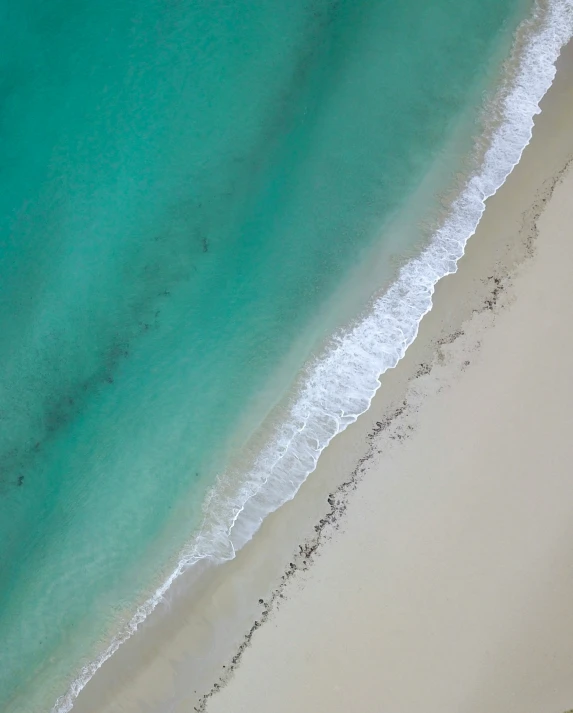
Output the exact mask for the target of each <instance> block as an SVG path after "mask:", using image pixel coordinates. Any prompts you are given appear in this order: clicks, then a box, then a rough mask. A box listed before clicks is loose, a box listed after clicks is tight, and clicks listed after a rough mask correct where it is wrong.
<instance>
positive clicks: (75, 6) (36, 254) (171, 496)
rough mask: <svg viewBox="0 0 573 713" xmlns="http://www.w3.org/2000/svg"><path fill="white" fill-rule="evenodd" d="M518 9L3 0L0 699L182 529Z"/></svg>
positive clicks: (44, 694) (87, 623)
mask: <svg viewBox="0 0 573 713" xmlns="http://www.w3.org/2000/svg"><path fill="white" fill-rule="evenodd" d="M518 10H523V7H522V3H520V2H518V0H503V1H501V0H480V2H477V0H471V1H467V2H464V3H463V4H462V3H458V2H455V1H454V0H435V2H433V3H431V4H429V3H427V2H423V1H422V0H404V2H400V3H391V2H386V1H384V2H380V1H379V2H373V1H369V0H362V1H360V2H351V1H350V0H347V1H346V2H345V1H336V0H331V1H327V0H324V2H311V1H310V0H296V1H294V2H290V3H283V4H278V3H276V2H270V0H267V1H264V0H257V1H256V2H252V1H249V2H247V1H245V2H238V1H236V2H233V3H228V2H211V3H209V4H197V3H194V2H190V1H187V0H162V1H159V0H157V1H155V2H146V3H134V2H126V1H125V0H122V1H121V2H116V3H113V4H112V3H105V2H100V3H98V4H94V3H86V2H75V3H72V2H69V0H67V1H64V0H60V2H53V3H51V4H50V6H49V7H47V6H46V4H45V3H42V2H40V0H22V2H20V3H18V4H17V5H16V6H14V5H13V4H12V5H10V6H8V4H7V3H6V4H4V6H2V8H1V12H2V20H3V21H2V22H1V23H0V28H1V29H0V31H1V32H2V48H3V52H2V55H1V56H0V63H1V74H0V101H1V106H2V109H1V114H0V116H1V120H2V124H1V129H0V131H1V134H0V151H1V159H0V181H1V187H2V190H1V191H0V289H1V292H0V295H1V298H0V365H1V369H0V419H1V423H2V429H1V430H0V641H1V642H2V645H1V650H0V708H2V710H6V711H9V712H12V711H18V712H19V713H20V712H21V711H28V710H29V711H41V710H46V709H48V708H49V707H50V706H51V705H52V703H53V702H54V701H55V699H56V697H57V696H58V695H59V694H61V693H62V692H63V691H64V690H65V688H66V685H67V683H68V681H69V680H70V678H73V676H74V675H75V673H76V672H77V670H78V668H79V666H80V665H81V664H82V663H85V662H86V661H89V660H90V659H91V658H92V657H93V656H94V655H95V654H96V653H97V651H98V650H99V649H101V648H102V647H104V646H105V643H106V641H107V640H108V639H109V638H110V637H111V636H112V634H113V632H114V630H115V628H116V627H118V626H119V624H120V622H121V621H122V620H123V619H124V618H125V617H126V616H128V615H129V614H130V612H131V610H132V608H133V606H134V603H135V602H137V601H139V600H140V599H141V598H142V597H144V596H145V593H146V592H147V591H148V589H149V587H150V586H151V583H152V582H153V581H154V579H155V578H156V577H157V575H158V573H159V572H161V571H162V568H163V567H164V565H165V563H166V562H167V561H168V560H169V558H173V557H175V556H176V554H177V552H178V550H179V549H180V548H181V546H182V545H183V544H184V543H185V542H186V541H187V540H188V539H189V538H190V537H191V535H192V534H193V531H194V529H195V527H196V526H197V524H198V522H199V519H200V517H201V508H202V505H203V502H204V498H205V494H206V493H207V490H208V488H209V487H210V486H211V485H212V483H213V482H214V478H215V475H216V474H217V473H218V472H220V471H221V470H223V469H224V467H225V465H226V463H227V462H228V459H229V458H230V457H232V456H233V451H232V450H231V449H230V448H229V443H230V439H231V435H232V433H233V429H234V426H235V425H236V424H238V423H239V422H240V421H241V419H242V418H243V416H244V414H245V413H249V414H250V415H252V416H253V417H254V416H256V413H254V414H251V411H253V409H252V404H253V403H255V402H256V403H257V409H258V412H259V415H260V414H263V413H264V412H265V410H266V409H268V408H270V407H271V406H272V404H273V403H274V401H275V400H276V399H278V398H280V396H281V389H282V387H283V385H281V388H280V389H279V387H277V389H276V390H275V391H273V389H272V388H269V381H270V380H271V379H272V375H273V374H274V373H275V372H276V370H277V369H278V368H279V367H280V365H281V363H282V362H283V360H284V356H285V354H286V353H288V352H289V349H291V347H292V345H293V343H295V341H296V340H299V339H300V335H301V334H303V333H305V330H306V332H308V331H309V330H311V329H315V328H316V325H315V322H314V318H315V316H316V314H317V312H318V311H319V310H321V309H325V305H328V303H329V299H330V298H331V297H332V295H333V294H334V292H335V290H336V289H337V288H338V287H339V286H340V284H341V283H343V282H344V280H345V279H347V278H348V276H349V275H350V274H351V273H352V268H353V267H354V266H356V265H357V264H359V263H360V262H361V261H362V260H364V259H366V257H367V256H368V254H369V251H370V250H372V249H373V246H375V244H376V243H377V241H380V240H384V235H383V234H382V235H381V233H380V226H381V225H382V224H383V223H384V221H385V219H386V218H387V217H388V216H389V215H391V214H393V213H394V212H395V211H396V210H398V209H399V208H400V206H401V205H403V204H404V202H405V201H406V200H407V198H408V195H409V194H410V193H411V192H412V191H413V190H415V189H416V187H417V185H418V183H419V181H420V180H421V178H422V177H423V175H424V173H425V171H427V170H428V169H429V168H430V166H431V165H432V162H433V161H434V159H435V158H436V157H437V156H438V155H439V153H440V151H441V150H442V149H443V147H444V146H445V144H446V142H447V140H448V136H449V132H451V131H452V128H453V127H454V126H455V124H456V121H457V119H458V118H459V116H460V115H461V114H462V113H463V112H464V111H466V110H467V105H468V102H469V103H472V104H473V103H475V102H476V91H477V90H478V89H479V87H480V86H481V84H480V83H481V81H482V75H483V72H484V71H485V68H486V67H488V66H489V63H490V61H491V58H492V57H493V56H494V55H496V54H497V53H498V52H499V46H500V43H502V44H504V43H505V44H506V43H507V37H508V33H509V32H510V31H511V30H512V28H513V27H514V26H515V24H516V21H517V12H518ZM312 341H313V339H312V333H310V334H309V335H308V339H307V340H306V341H305V342H304V344H305V345H306V346H307V347H308V345H310V344H312ZM307 357H308V351H305V350H304V349H302V348H301V349H300V353H298V354H297V359H298V363H299V364H302V363H303V362H304V360H305V359H306V358H307ZM293 376H294V374H293ZM263 388H264V389H265V398H264V399H261V398H260V394H261V391H262V389H263ZM257 409H254V411H257ZM233 445H234V447H235V448H236V445H237V444H236V442H234V443H233Z"/></svg>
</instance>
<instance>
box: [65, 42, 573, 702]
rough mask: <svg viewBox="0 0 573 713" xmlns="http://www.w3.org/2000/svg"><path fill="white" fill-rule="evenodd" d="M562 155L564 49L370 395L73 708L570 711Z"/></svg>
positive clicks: (569, 56)
mask: <svg viewBox="0 0 573 713" xmlns="http://www.w3.org/2000/svg"><path fill="white" fill-rule="evenodd" d="M571 157H573V52H572V51H571V49H569V50H568V51H567V53H566V56H565V57H564V58H563V59H562V61H561V62H560V67H559V73H558V77H557V80H556V83H555V84H554V86H553V87H552V89H551V91H550V92H549V94H548V96H547V97H546V99H545V100H544V102H543V113H542V115H541V116H540V117H539V118H538V120H537V122H536V129H535V133H534V139H533V142H532V143H531V144H530V146H529V147H528V149H527V150H526V152H525V153H524V156H523V159H522V162H521V163H520V165H519V166H518V167H517V168H516V170H515V171H514V173H513V174H512V176H511V177H510V178H509V179H508V181H507V183H506V184H505V185H504V186H503V188H502V189H501V190H500V191H499V192H498V194H497V195H496V196H494V198H492V199H491V200H490V201H489V202H488V206H487V210H486V213H485V216H484V219H483V220H482V223H481V224H480V227H479V229H478V232H477V234H476V236H475V237H474V238H473V239H472V241H471V242H470V245H469V248H468V251H467V254H466V256H465V257H464V258H463V260H462V261H461V264H460V270H459V272H458V273H457V274H456V275H454V276H451V277H449V278H446V279H445V280H443V281H442V282H441V283H440V285H439V287H438V290H437V293H436V300H435V307H434V309H433V310H432V312H431V313H430V314H429V315H428V316H427V317H426V319H425V320H424V322H423V324H422V328H421V330H420V335H419V337H418V339H417V340H416V342H415V343H414V345H413V346H412V347H411V348H410V350H409V351H408V353H407V355H406V358H405V359H404V360H403V361H402V362H401V363H400V364H399V366H398V367H397V368H396V369H395V370H393V371H392V372H390V373H388V374H387V375H385V377H384V378H383V381H382V388H381V389H380V392H379V394H378V395H377V397H376V399H375V400H374V402H373V405H372V408H371V409H370V411H369V412H368V413H367V414H365V415H364V416H363V417H361V419H359V421H358V422H357V423H356V424H354V425H353V426H352V427H351V428H349V429H348V430H347V431H346V432H345V433H343V434H342V435H341V436H340V437H338V438H337V439H335V441H334V442H333V443H332V444H331V446H329V448H328V449H327V450H326V451H325V453H324V454H323V457H322V458H321V461H320V464H319V468H318V469H317V471H316V472H315V473H314V474H313V475H312V476H311V478H310V479H309V480H308V482H307V483H306V484H305V486H304V487H303V488H302V489H301V491H300V493H299V495H298V496H297V497H296V498H295V500H294V501H293V502H291V503H288V504H287V505H286V506H285V507H283V508H281V510H279V511H278V512H277V513H275V514H274V515H273V516H271V517H270V518H268V519H267V521H265V523H264V524H263V527H262V528H261V530H260V532H259V533H258V534H257V536H255V538H254V539H253V541H252V542H251V543H249V545H248V546H247V547H245V548H244V549H243V550H242V551H241V552H240V553H239V555H238V557H237V558H236V559H235V560H234V561H233V562H230V563H228V564H226V565H223V566H221V567H219V568H216V569H214V570H213V571H212V572H210V573H207V575H205V576H204V577H203V578H202V580H201V582H199V583H197V584H196V585H195V586H194V587H189V586H187V588H186V589H185V588H184V587H183V586H181V587H180V591H179V592H175V593H174V594H173V597H172V599H171V601H170V603H169V611H168V612H167V613H165V611H164V612H163V613H159V614H158V615H157V616H154V617H152V618H151V620H150V622H149V623H148V624H147V625H146V626H145V627H144V629H143V631H142V632H140V633H138V634H137V635H136V636H135V637H133V639H132V640H131V641H130V642H128V643H127V644H126V645H125V646H124V647H122V649H120V651H119V652H118V654H116V655H115V656H114V657H113V658H112V659H111V660H110V661H109V662H108V663H107V664H106V665H104V667H103V668H102V670H101V671H100V672H99V673H98V674H97V675H96V676H95V677H94V679H93V680H92V682H90V684H88V686H87V687H86V689H85V690H84V692H83V693H82V694H81V695H80V697H79V699H78V701H77V704H76V706H75V707H74V711H75V713H87V712H88V711H89V712H95V711H97V712H98V713H119V712H121V713H136V712H137V711H145V712H146V713H155V712H156V711H157V713H159V711H161V713H167V711H169V712H170V713H184V712H185V713H191V711H193V709H194V708H195V707H196V708H195V709H200V710H206V711H207V713H242V712H247V711H248V713H287V712H288V713H292V711H297V712H298V713H311V712H312V713H321V712H323V711H324V712H326V711H328V712H329V713H338V712H340V713H342V712H343V711H344V713H346V712H347V711H357V712H360V711H374V712H375V713H377V712H380V713H382V712H384V713H385V712H386V711H388V712H390V713H411V712H413V711H418V710H423V711H424V712H425V713H450V712H451V713H486V712H487V713H551V712H554V713H563V712H564V711H565V710H568V709H570V708H573V437H572V432H573V414H572V411H571V404H573V376H572V375H571V370H570V362H571V360H572V358H573V357H572V354H573V170H572V171H570V172H566V171H565V170H564V169H565V166H566V165H567V163H568V161H569V159H570V158H571ZM377 424H378V425H377ZM343 482H346V483H347V485H346V486H343V487H342V489H341V490H339V491H338V492H335V490H336V487H337V486H338V485H339V484H340V483H343ZM333 492H334V493H335V494H334V496H333V497H331V498H330V503H329V502H327V497H328V495H329V493H333ZM321 519H322V521H323V526H322V527H320V526H319V532H318V534H316V532H315V530H314V525H315V523H316V522H317V521H319V520H321ZM305 538H306V540H305ZM303 541H304V542H305V544H303V545H302V547H301V548H300V549H299V547H298V544H299V543H300V542H303ZM315 544H318V547H317V548H316V549H315V550H314V551H312V550H313V548H314V545H315ZM296 553H298V554H296ZM305 561H306V565H305ZM290 562H292V563H293V566H292V567H291V566H290V564H289V563H290ZM285 568H286V574H284V572H285ZM273 592H274V594H273ZM259 598H260V599H262V601H263V603H262V604H260V603H259ZM254 622H256V624H254ZM261 622H263V623H262V624H261ZM249 630H251V634H249V635H248V641H249V644H250V645H248V646H244V645H243V642H244V640H245V632H247V631H249ZM239 647H242V653H241V655H240V657H239V658H238V659H237V658H235V660H236V661H237V662H238V665H236V666H233V664H232V659H233V657H236V656H237V651H238V650H239ZM223 664H224V665H225V668H224V669H222V666H223ZM221 670H223V676H222V678H221V679H218V676H219V674H220V671H221ZM230 670H231V674H230V675H229V674H228V673H226V672H229V671H230ZM217 680H219V683H217V684H216V687H215V688H214V689H212V684H213V682H214V681H217ZM210 691H211V692H210ZM205 694H206V697H205V698H202V696H204V695H205Z"/></svg>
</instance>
